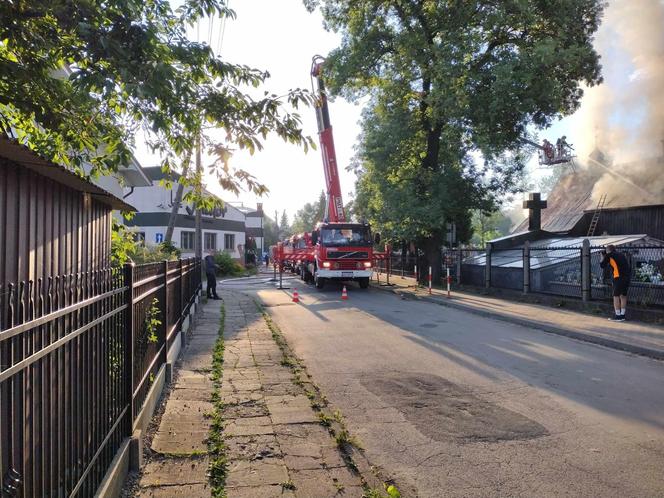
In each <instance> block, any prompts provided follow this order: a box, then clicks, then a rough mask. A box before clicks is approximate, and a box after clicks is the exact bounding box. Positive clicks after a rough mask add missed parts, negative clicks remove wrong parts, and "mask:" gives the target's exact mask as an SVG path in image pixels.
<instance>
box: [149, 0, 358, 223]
mask: <svg viewBox="0 0 664 498" xmlns="http://www.w3.org/2000/svg"><path fill="white" fill-rule="evenodd" d="M229 3H230V8H231V9H233V10H234V11H235V12H236V14H237V18H236V19H235V20H232V19H228V20H227V21H226V23H225V28H224V29H223V40H222V43H221V51H220V52H218V53H219V54H220V55H221V57H222V58H223V59H224V60H226V61H228V62H234V63H239V64H244V65H247V66H250V67H253V68H256V69H260V70H265V71H268V72H269V73H270V78H269V79H268V80H267V82H266V83H265V85H264V86H263V88H264V89H265V90H267V91H269V92H270V93H275V94H277V95H283V94H284V93H285V92H286V91H288V90H289V89H291V88H306V89H310V88H311V80H310V77H309V70H310V67H311V58H312V57H313V56H314V55H316V54H321V55H325V54H327V53H328V52H330V51H331V50H332V49H333V48H334V47H336V46H337V45H338V44H339V39H340V38H339V37H338V35H335V34H333V33H328V32H326V31H325V30H324V28H323V23H322V17H321V16H320V14H318V13H314V14H310V13H309V12H307V10H306V9H305V8H304V6H303V4H302V0H279V1H275V0H230V2H229ZM219 28H220V22H219V20H218V19H217V20H216V21H215V22H213V24H212V33H213V34H212V36H211V37H210V36H209V33H210V31H209V26H208V25H207V23H203V24H202V25H201V26H200V28H199V29H196V28H194V29H193V30H192V32H191V37H192V38H194V39H195V38H196V37H197V36H198V39H199V40H202V41H208V39H211V40H212V47H213V48H214V49H215V50H217V49H218V47H219V34H220V29H219ZM298 112H299V114H300V116H301V118H302V125H303V129H304V132H305V134H306V135H308V136H310V137H312V138H313V139H314V141H315V142H316V144H318V130H317V126H316V116H315V112H314V109H313V108H309V107H303V108H301V109H299V111H298ZM360 113H361V107H360V106H359V105H355V104H352V103H349V102H346V101H345V100H343V99H341V98H337V99H335V100H334V101H332V102H330V115H331V119H332V126H333V130H334V139H335V145H336V151H337V162H338V164H339V168H340V171H339V174H340V179H341V188H342V192H343V196H344V201H345V202H347V201H348V200H349V199H350V193H351V192H352V191H353V186H354V182H355V179H354V176H355V175H354V174H353V173H349V172H347V171H346V170H345V168H346V166H348V164H350V161H351V158H352V157H353V155H354V150H353V146H354V144H355V141H356V137H357V135H358V133H359V131H360V128H359V125H358V121H359V119H360ZM137 156H138V159H139V161H140V163H141V165H143V166H151V165H156V164H157V163H158V159H157V158H154V157H153V156H150V154H149V152H147V151H146V150H144V149H141V148H139V150H138V151H137ZM204 163H205V161H204ZM231 165H232V166H234V167H237V168H242V169H245V170H247V171H249V172H250V173H252V174H253V175H255V176H256V177H257V178H258V179H259V180H260V181H261V182H262V183H264V184H265V185H266V186H267V187H268V188H269V190H270V192H269V193H268V194H267V195H265V196H263V198H262V199H261V198H259V197H257V196H255V195H253V194H252V193H249V192H243V193H242V194H241V195H240V196H239V197H236V196H234V195H232V194H229V193H228V192H224V191H223V190H222V189H221V187H220V186H219V185H218V184H216V182H215V181H214V180H213V179H211V178H210V179H209V181H208V185H207V186H208V189H209V190H210V191H212V192H213V193H215V194H217V195H219V196H220V197H221V198H222V199H224V200H225V201H226V202H231V203H236V202H241V203H243V204H244V205H245V206H255V205H256V203H257V202H263V208H264V210H265V212H266V213H267V214H268V215H269V216H270V217H273V216H274V212H275V210H278V211H279V216H281V212H282V211H283V210H285V211H286V212H287V214H288V218H289V220H290V221H292V219H293V215H294V214H295V212H296V211H297V210H298V209H300V208H301V207H302V206H303V205H304V204H305V203H307V202H314V201H316V200H317V199H318V197H319V195H320V192H321V190H323V189H324V188H325V181H324V176H323V163H322V159H321V155H320V149H317V150H309V152H308V153H305V152H304V150H303V149H302V148H301V147H298V146H296V145H292V144H285V143H284V142H283V141H282V140H281V139H280V138H278V137H276V136H272V137H268V140H266V141H265V143H264V149H263V150H262V151H259V152H256V153H255V154H254V155H253V156H251V155H249V154H248V153H245V152H243V151H238V152H236V153H235V154H234V155H233V157H232V158H231Z"/></svg>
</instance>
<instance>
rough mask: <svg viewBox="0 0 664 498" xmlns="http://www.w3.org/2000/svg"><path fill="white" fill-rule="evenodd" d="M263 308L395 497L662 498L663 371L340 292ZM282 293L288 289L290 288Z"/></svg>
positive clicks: (393, 299) (281, 294) (397, 301)
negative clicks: (394, 486)
mask: <svg viewBox="0 0 664 498" xmlns="http://www.w3.org/2000/svg"><path fill="white" fill-rule="evenodd" d="M265 280H266V279H262V280H261V279H247V280H244V281H237V282H227V283H224V284H223V285H224V286H227V287H230V288H237V289H241V290H245V291H247V292H251V293H254V294H256V295H257V296H259V298H260V299H261V300H262V301H263V302H264V304H265V305H266V306H267V309H268V310H269V312H270V313H271V314H272V316H273V317H274V319H275V321H276V322H277V323H278V325H279V326H280V328H281V330H282V332H283V334H284V335H285V337H286V339H287V340H288V342H289V343H290V345H291V347H292V348H293V349H294V351H295V352H296V354H297V355H298V356H300V357H301V358H302V359H303V360H304V362H305V364H306V365H307V368H308V370H309V373H310V374H311V375H312V376H313V378H314V380H315V381H316V382H317V383H318V385H319V386H320V387H321V389H322V390H323V392H324V393H325V394H326V395H327V397H328V399H329V401H330V402H331V404H332V405H333V406H334V407H336V408H339V409H340V410H341V411H342V413H343V414H344V416H345V418H346V423H347V425H348V427H349V429H350V431H351V432H352V433H353V434H354V435H356V436H357V437H358V439H359V440H360V441H361V443H362V445H363V446H364V448H365V450H366V452H367V455H368V457H369V459H370V460H371V461H372V462H373V463H374V464H377V465H379V466H380V467H382V468H383V469H384V470H385V471H386V473H388V474H390V475H392V476H393V477H394V478H395V479H396V481H397V482H398V483H399V484H400V485H401V489H402V492H404V496H420V497H448V496H449V497H472V496H478V497H479V496H481V497H494V496H504V497H519V496H528V497H548V496H556V497H559V496H571V497H585V496H588V497H657V496H663V497H664V363H663V362H658V361H656V360H651V359H647V358H642V357H637V356H633V355H630V354H627V353H623V352H619V351H614V350H610V349H606V348H603V347H600V346H595V345H591V344H587V343H582V342H577V341H574V340H572V339H569V338H566V337H560V336H555V335H550V334H547V333H545V332H542V331H538V330H531V329H528V328H525V327H521V326H517V325H511V324H509V323H506V322H501V321H497V320H492V319H489V318H485V317H481V316H478V315H474V314H471V313H468V312H465V311H460V310H456V309H453V308H448V307H442V306H438V305H435V304H431V303H425V302H417V301H410V300H403V299H401V298H399V297H397V296H394V295H391V294H388V293H383V292H380V291H377V290H368V291H362V290H360V289H359V288H358V287H357V286H349V287H348V290H349V300H348V301H341V299H340V297H341V292H340V288H338V287H328V288H326V290H324V291H322V292H321V291H317V290H316V289H314V288H313V287H311V286H305V287H304V288H303V287H302V284H301V282H299V281H295V280H294V281H291V282H290V283H291V285H295V286H297V287H298V288H299V291H300V295H301V299H302V302H301V303H300V304H298V305H295V304H293V303H292V302H291V298H290V294H289V292H290V291H287V292H286V291H280V290H276V289H275V288H274V286H273V285H272V284H269V283H266V282H265ZM286 283H287V284H288V283H289V281H286Z"/></svg>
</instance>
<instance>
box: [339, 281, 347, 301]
mask: <svg viewBox="0 0 664 498" xmlns="http://www.w3.org/2000/svg"><path fill="white" fill-rule="evenodd" d="M341 299H342V300H343V301H345V300H346V299H348V292H346V286H345V285H344V290H342V291H341Z"/></svg>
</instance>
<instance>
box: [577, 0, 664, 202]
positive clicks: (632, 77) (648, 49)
mask: <svg viewBox="0 0 664 498" xmlns="http://www.w3.org/2000/svg"><path fill="white" fill-rule="evenodd" d="M595 47H596V49H597V50H598V52H599V53H600V55H601V56H602V66H603V74H604V83H603V84H602V85H599V86H597V87H593V88H587V89H586V92H585V95H584V98H583V102H582V105H581V109H580V110H579V114H578V117H579V119H577V120H576V123H575V126H574V130H573V131H574V135H573V137H572V139H571V141H572V142H574V144H575V146H576V148H577V154H578V157H579V160H580V162H581V163H582V164H585V165H586V166H587V167H588V170H589V172H593V173H594V174H593V175H592V176H593V177H597V178H598V179H597V181H596V182H595V184H594V188H593V200H594V201H595V202H596V201H597V200H598V199H599V198H600V197H601V196H602V195H603V194H606V196H607V206H611V207H621V206H630V205H631V206H634V205H639V204H652V203H664V143H663V142H662V140H663V139H664V0H611V1H610V2H609V4H608V7H607V9H606V11H605V17H604V21H603V23H602V26H601V27H600V29H599V31H598V33H597V37H596V40H595ZM595 149H599V150H601V151H602V152H603V153H604V154H605V156H604V157H600V156H597V155H594V158H595V161H593V160H587V159H586V158H588V157H589V156H590V154H591V153H592V152H593V151H594V150H595ZM596 161H599V163H597V162H596ZM605 166H608V167H609V169H607V168H606V167H605Z"/></svg>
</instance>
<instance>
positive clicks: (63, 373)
mask: <svg viewBox="0 0 664 498" xmlns="http://www.w3.org/2000/svg"><path fill="white" fill-rule="evenodd" d="M200 288H201V270H200V260H194V259H190V260H181V261H177V262H170V263H166V262H164V263H155V264H148V265H140V266H136V267H134V266H133V265H127V266H125V268H120V269H105V270H100V271H95V272H87V273H79V274H73V275H62V276H57V277H53V278H48V279H46V280H43V279H39V280H38V281H37V282H33V281H29V282H18V284H15V283H9V284H6V285H3V286H2V287H1V288H0V490H1V494H2V496H3V497H5V496H12V497H13V496H16V497H31V496H49V497H64V496H92V495H93V494H94V493H95V491H96V489H97V487H98V486H99V484H100V482H101V480H102V479H103V476H104V474H105V473H106V470H107V469H108V467H109V465H110V463H111V461H112V459H113V457H114V456H115V454H116V452H117V450H118V449H119V448H120V446H121V444H122V442H123V440H124V439H125V438H127V437H128V436H130V435H131V433H132V425H133V421H134V417H135V416H136V415H137V413H138V412H139V411H140V408H141V406H142V404H143V402H144V400H145V396H146V395H147V392H148V391H149V388H150V385H151V383H152V381H153V380H154V374H155V373H156V372H157V371H158V370H159V368H160V367H161V366H162V365H163V363H164V362H165V361H166V352H167V349H168V338H169V335H168V334H169V333H170V334H171V335H174V331H177V330H178V328H179V327H180V326H181V324H182V319H183V318H182V317H184V316H186V314H187V312H188V310H189V307H190V306H191V305H192V303H193V302H194V300H195V297H196V294H197V292H198V291H199V290H200Z"/></svg>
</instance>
